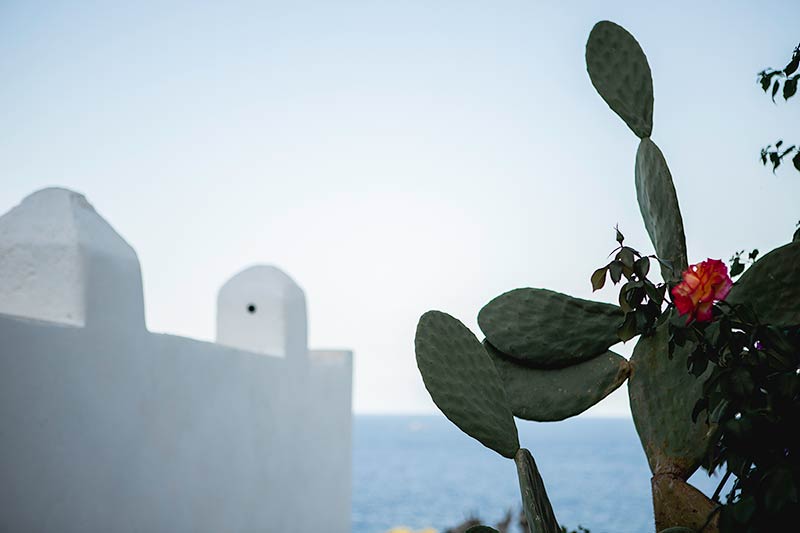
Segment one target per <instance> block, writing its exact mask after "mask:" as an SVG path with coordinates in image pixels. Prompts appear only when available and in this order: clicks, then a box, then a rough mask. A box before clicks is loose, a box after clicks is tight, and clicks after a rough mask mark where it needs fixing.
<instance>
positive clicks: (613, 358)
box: [484, 341, 630, 422]
mask: <svg viewBox="0 0 800 533" xmlns="http://www.w3.org/2000/svg"><path fill="white" fill-rule="evenodd" d="M484 347H485V348H486V352H487V353H488V354H489V355H490V356H491V358H492V361H493V362H494V365H495V367H497V371H498V372H499V374H500V379H501V380H502V382H503V385H504V386H505V389H506V397H507V398H508V401H509V404H510V405H511V412H512V413H514V416H517V417H519V418H524V419H525V420H535V421H537V422H553V421H557V420H564V419H565V418H569V417H571V416H575V415H578V414H580V413H582V412H584V411H585V410H587V409H588V408H590V407H591V406H593V405H595V404H596V403H597V402H599V401H600V400H602V399H603V398H605V397H606V396H608V395H609V394H611V392H613V391H614V390H616V389H617V388H618V387H619V386H620V385H622V383H624V382H625V380H626V379H627V378H628V374H629V373H630V368H629V366H628V361H627V360H626V359H625V358H624V357H622V356H620V355H617V354H615V353H614V352H604V353H603V354H601V355H598V356H596V357H594V358H592V359H589V360H588V361H583V362H581V363H578V364H575V365H572V366H566V367H564V368H556V369H539V368H532V367H530V366H528V365H525V364H524V363H521V362H519V361H517V360H514V359H511V358H509V357H508V356H506V355H504V354H502V353H501V352H500V351H499V350H498V349H497V348H495V347H494V346H492V345H491V344H489V343H488V342H486V341H484Z"/></svg>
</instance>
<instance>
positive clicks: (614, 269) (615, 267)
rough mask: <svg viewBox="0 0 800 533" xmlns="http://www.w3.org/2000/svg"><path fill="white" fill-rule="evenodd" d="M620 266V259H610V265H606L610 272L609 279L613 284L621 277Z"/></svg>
mask: <svg viewBox="0 0 800 533" xmlns="http://www.w3.org/2000/svg"><path fill="white" fill-rule="evenodd" d="M622 268H623V265H622V263H621V262H620V261H612V262H611V264H610V265H608V271H609V273H610V274H611V281H613V282H614V284H617V283H619V280H621V279H622Z"/></svg>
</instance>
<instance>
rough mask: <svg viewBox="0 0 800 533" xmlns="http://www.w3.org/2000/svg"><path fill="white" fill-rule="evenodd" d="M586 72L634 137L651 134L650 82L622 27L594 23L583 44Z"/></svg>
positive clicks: (634, 45) (641, 55) (639, 50)
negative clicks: (584, 45)
mask: <svg viewBox="0 0 800 533" xmlns="http://www.w3.org/2000/svg"><path fill="white" fill-rule="evenodd" d="M586 69H587V70H588V71H589V77H590V78H591V80H592V85H594V87H595V89H597V92H598V93H600V96H602V97H603V100H605V101H606V103H607V104H608V106H609V107H610V108H611V109H612V110H613V111H614V113H616V114H617V115H619V116H620V118H622V120H624V121H625V124H627V125H628V127H629V128H630V129H631V130H633V133H635V134H636V135H637V136H638V137H641V138H645V137H649V136H650V134H651V133H652V131H653V79H652V77H651V75H650V65H648V63H647V57H646V56H645V55H644V52H643V51H642V48H641V47H640V46H639V43H637V42H636V39H634V37H633V35H631V34H630V33H628V32H627V31H626V30H625V28H623V27H622V26H618V25H617V24H614V23H613V22H609V21H607V20H604V21H601V22H598V23H597V24H595V26H594V28H592V31H591V33H590V34H589V40H588V41H587V42H586Z"/></svg>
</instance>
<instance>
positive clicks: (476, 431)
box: [414, 311, 519, 458]
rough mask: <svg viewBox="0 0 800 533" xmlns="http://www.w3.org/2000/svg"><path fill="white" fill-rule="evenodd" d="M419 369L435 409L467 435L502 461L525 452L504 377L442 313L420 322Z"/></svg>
mask: <svg viewBox="0 0 800 533" xmlns="http://www.w3.org/2000/svg"><path fill="white" fill-rule="evenodd" d="M414 347H415V349H416V353H417V366H418V367H419V371H420V373H421V374H422V380H423V381H424V383H425V387H426V388H427V389H428V392H429V393H430V395H431V398H433V401H434V403H435V404H436V405H437V407H439V409H441V411H442V412H443V413H444V414H445V416H446V417H447V418H449V419H450V421H452V422H453V423H454V424H455V425H456V426H458V427H459V428H460V429H461V430H462V431H463V432H464V433H466V434H467V435H469V436H470V437H472V438H474V439H476V440H478V441H479V442H480V443H481V444H483V445H484V446H486V447H487V448H491V449H493V450H494V451H496V452H497V453H499V454H500V455H503V456H505V457H508V458H513V457H514V454H516V453H517V450H519V438H518V436H517V426H516V425H515V424H514V417H513V416H512V414H511V410H510V409H509V407H508V403H507V401H506V396H505V391H504V389H503V384H502V383H501V382H500V376H499V375H498V374H497V370H496V369H495V367H494V364H492V361H491V359H490V358H489V356H488V354H487V353H486V350H484V349H483V346H482V345H481V343H480V341H479V340H478V339H477V338H476V337H475V335H473V333H472V332H471V331H470V330H469V329H468V328H467V327H466V326H465V325H464V324H462V323H461V322H459V321H458V320H456V319H455V318H453V317H452V316H450V315H448V314H446V313H442V312H441V311H428V312H427V313H425V314H424V315H422V317H421V318H420V319H419V324H418V325H417V335H416V338H415V340H414Z"/></svg>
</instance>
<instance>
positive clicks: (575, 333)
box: [478, 289, 623, 368]
mask: <svg viewBox="0 0 800 533" xmlns="http://www.w3.org/2000/svg"><path fill="white" fill-rule="evenodd" d="M622 318H623V314H622V311H621V310H620V308H619V307H617V306H616V305H609V304H605V303H600V302H592V301H589V300H581V299H580V298H573V297H571V296H567V295H565V294H561V293H559V292H555V291H550V290H547V289H514V290H513V291H509V292H507V293H505V294H501V295H500V296H498V297H497V298H495V299H493V300H492V301H490V302H489V303H488V304H486V305H485V306H484V307H483V309H481V311H480V313H478V325H479V326H480V328H481V331H483V334H484V335H486V338H487V339H488V340H489V342H490V343H492V345H494V346H496V347H497V348H498V349H500V350H501V351H502V352H503V353H505V354H508V355H509V356H511V357H514V358H516V359H520V360H522V361H524V362H526V363H530V364H531V365H534V366H536V367H539V368H560V367H564V366H569V365H574V364H576V363H580V362H581V361H586V360H587V359H591V358H593V357H596V356H597V355H598V354H602V353H604V352H605V351H606V350H608V348H609V346H611V345H613V344H616V343H618V342H619V337H618V336H617V327H618V326H619V324H620V323H621V322H622ZM576 324H579V327H575V325H576Z"/></svg>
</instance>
